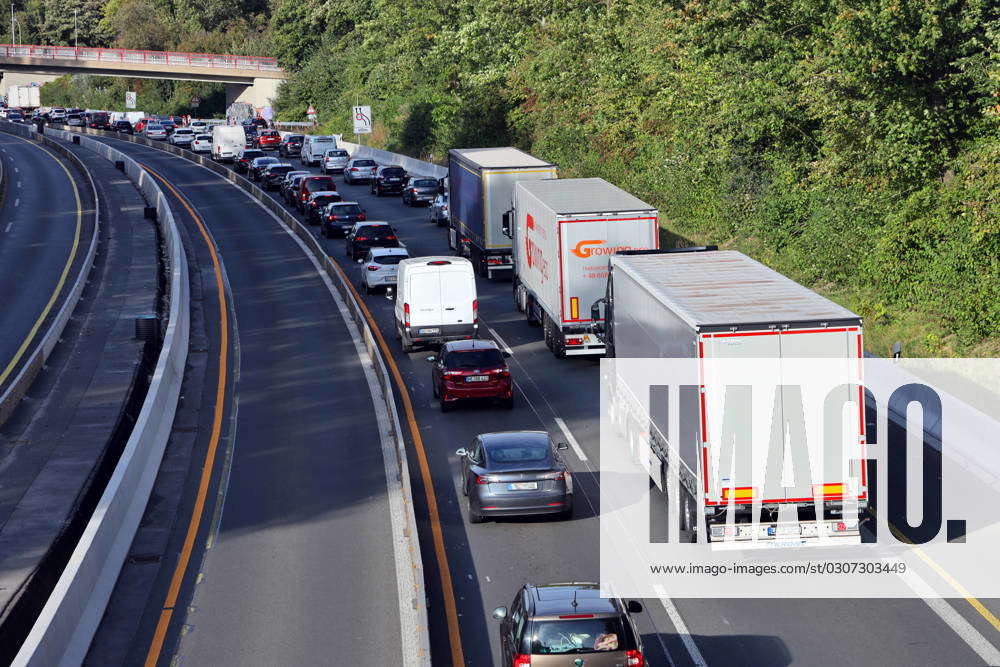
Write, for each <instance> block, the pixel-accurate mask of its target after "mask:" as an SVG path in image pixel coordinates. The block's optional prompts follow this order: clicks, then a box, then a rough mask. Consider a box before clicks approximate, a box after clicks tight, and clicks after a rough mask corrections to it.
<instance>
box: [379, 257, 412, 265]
mask: <svg viewBox="0 0 1000 667" xmlns="http://www.w3.org/2000/svg"><path fill="white" fill-rule="evenodd" d="M404 259H406V255H375V256H373V257H372V261H373V262H375V263H376V264H382V265H384V266H393V265H396V264H399V263H400V262H402V261H403V260H404Z"/></svg>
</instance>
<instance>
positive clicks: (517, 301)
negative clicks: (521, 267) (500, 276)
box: [510, 278, 524, 313]
mask: <svg viewBox="0 0 1000 667" xmlns="http://www.w3.org/2000/svg"><path fill="white" fill-rule="evenodd" d="M510 282H511V285H512V287H511V292H513V294H514V307H515V308H517V311H518V312H519V313H523V312H524V304H523V303H522V302H521V296H522V294H521V285H520V284H519V283H518V282H517V278H514V279H513V280H511V281H510Z"/></svg>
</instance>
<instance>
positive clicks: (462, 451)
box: [455, 447, 469, 459]
mask: <svg viewBox="0 0 1000 667" xmlns="http://www.w3.org/2000/svg"><path fill="white" fill-rule="evenodd" d="M468 455H469V450H467V449H466V448H465V447H459V448H458V449H456V450H455V456H457V457H458V458H460V459H461V458H465V457H466V456H468Z"/></svg>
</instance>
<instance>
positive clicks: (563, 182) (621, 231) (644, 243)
mask: <svg viewBox="0 0 1000 667" xmlns="http://www.w3.org/2000/svg"><path fill="white" fill-rule="evenodd" d="M503 228H504V232H505V233H506V234H509V235H510V236H511V237H512V239H513V243H512V246H513V256H514V281H513V282H514V302H515V304H516V305H517V307H518V309H519V310H520V311H521V312H523V313H524V314H525V316H526V317H527V319H528V321H529V322H531V323H534V324H541V325H542V329H543V331H544V338H545V343H546V345H547V346H548V347H549V349H550V350H552V352H553V354H555V355H556V356H557V357H564V356H567V355H601V354H604V343H603V342H602V341H601V340H600V339H599V338H598V337H597V336H596V335H595V334H594V332H593V331H592V328H593V321H592V320H591V313H590V304H591V303H593V302H594V301H595V300H596V299H597V298H599V297H600V296H601V295H602V294H604V286H605V284H606V283H607V274H608V257H609V256H611V255H612V254H614V253H615V252H616V251H619V250H633V249H643V248H656V247H657V246H658V239H659V226H658V223H657V212H656V209H654V208H653V207H652V206H650V205H649V204H647V203H645V202H643V201H642V200H640V199H638V198H637V197H634V196H632V195H630V194H629V193H627V192H625V191H624V190H622V189H621V188H619V187H616V186H614V185H612V184H611V183H608V182H607V181H605V180H604V179H601V178H568V179H558V180H540V181H519V182H518V183H517V184H516V185H515V186H514V201H513V209H511V211H509V212H508V213H507V214H505V215H504V223H503Z"/></svg>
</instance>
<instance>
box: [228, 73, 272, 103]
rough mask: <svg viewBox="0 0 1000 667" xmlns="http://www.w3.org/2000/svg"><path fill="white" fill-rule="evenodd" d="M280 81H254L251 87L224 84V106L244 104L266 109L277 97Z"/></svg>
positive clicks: (239, 84) (241, 84)
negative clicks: (237, 103)
mask: <svg viewBox="0 0 1000 667" xmlns="http://www.w3.org/2000/svg"><path fill="white" fill-rule="evenodd" d="M279 85H281V80H280V79H254V80H253V84H252V85H247V84H243V83H227V84H226V106H227V107H228V106H229V105H230V104H232V103H233V102H246V103H248V104H251V105H253V106H255V107H268V106H272V105H273V104H274V100H275V99H277V97H278V86H279Z"/></svg>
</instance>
